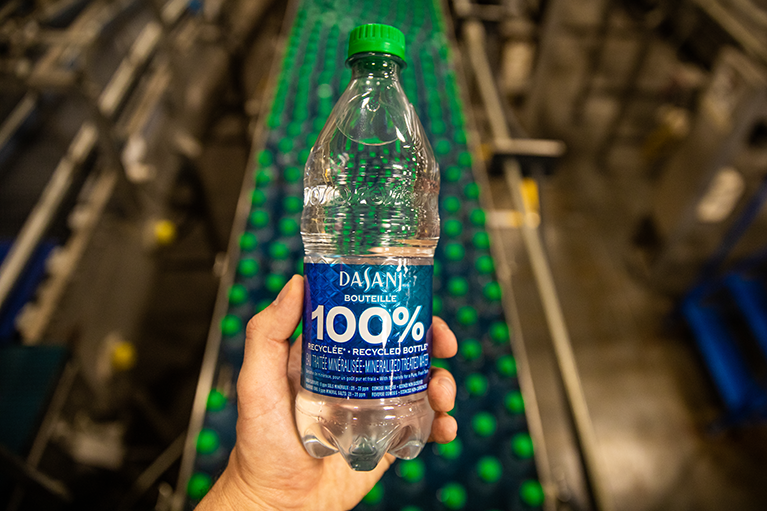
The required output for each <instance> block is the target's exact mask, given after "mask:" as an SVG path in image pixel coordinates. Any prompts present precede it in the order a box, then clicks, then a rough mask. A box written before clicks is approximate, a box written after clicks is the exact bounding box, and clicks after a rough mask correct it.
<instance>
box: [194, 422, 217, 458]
mask: <svg viewBox="0 0 767 511" xmlns="http://www.w3.org/2000/svg"><path fill="white" fill-rule="evenodd" d="M219 445H221V440H220V439H219V438H218V433H216V432H215V431H213V430H212V429H208V428H203V429H202V430H200V434H199V435H197V452H198V453H200V454H210V453H212V452H214V451H215V450H216V449H218V446H219Z"/></svg>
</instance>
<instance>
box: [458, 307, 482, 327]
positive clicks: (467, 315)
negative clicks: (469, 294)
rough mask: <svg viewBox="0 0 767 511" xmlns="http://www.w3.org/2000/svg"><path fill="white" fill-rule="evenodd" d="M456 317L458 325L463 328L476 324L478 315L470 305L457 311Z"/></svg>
mask: <svg viewBox="0 0 767 511" xmlns="http://www.w3.org/2000/svg"><path fill="white" fill-rule="evenodd" d="M456 317H457V319H458V322H459V323H460V324H462V325H464V326H470V325H473V324H474V323H476V322H477V319H478V317H479V314H477V309H475V308H474V307H472V306H471V305H464V306H463V307H461V308H460V309H458V312H457V313H456Z"/></svg>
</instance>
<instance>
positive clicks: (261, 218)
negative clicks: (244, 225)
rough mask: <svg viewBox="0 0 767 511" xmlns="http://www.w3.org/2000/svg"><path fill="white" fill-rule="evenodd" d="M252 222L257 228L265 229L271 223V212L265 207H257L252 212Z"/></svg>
mask: <svg viewBox="0 0 767 511" xmlns="http://www.w3.org/2000/svg"><path fill="white" fill-rule="evenodd" d="M250 223H251V225H252V226H253V227H255V228H256V229H263V228H264V227H266V226H267V225H269V213H268V212H266V211H264V210H263V209H257V210H255V211H253V212H252V213H251V214H250Z"/></svg>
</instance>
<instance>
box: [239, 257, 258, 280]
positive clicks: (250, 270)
mask: <svg viewBox="0 0 767 511" xmlns="http://www.w3.org/2000/svg"><path fill="white" fill-rule="evenodd" d="M237 273H239V274H240V275H242V276H243V277H252V276H253V275H255V274H256V273H258V261H256V260H255V259H253V258H252V257H246V258H244V259H242V260H241V261H240V263H239V264H238V265H237Z"/></svg>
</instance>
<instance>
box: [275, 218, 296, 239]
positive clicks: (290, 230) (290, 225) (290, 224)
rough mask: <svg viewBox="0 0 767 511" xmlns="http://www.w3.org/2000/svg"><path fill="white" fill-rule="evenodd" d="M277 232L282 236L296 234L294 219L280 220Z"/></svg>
mask: <svg viewBox="0 0 767 511" xmlns="http://www.w3.org/2000/svg"><path fill="white" fill-rule="evenodd" d="M279 230H280V234H281V235H283V236H295V235H296V234H298V222H297V221H296V220H295V219H294V218H283V219H281V220H280V223H279Z"/></svg>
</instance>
